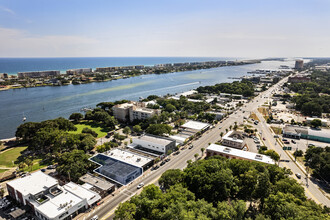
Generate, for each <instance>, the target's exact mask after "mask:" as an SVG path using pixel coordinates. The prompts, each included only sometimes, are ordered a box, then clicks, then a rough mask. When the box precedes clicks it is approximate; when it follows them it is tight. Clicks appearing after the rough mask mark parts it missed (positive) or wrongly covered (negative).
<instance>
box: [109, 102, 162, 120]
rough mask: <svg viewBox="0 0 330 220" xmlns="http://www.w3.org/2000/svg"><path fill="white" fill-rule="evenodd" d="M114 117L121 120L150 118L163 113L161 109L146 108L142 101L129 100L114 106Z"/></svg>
mask: <svg viewBox="0 0 330 220" xmlns="http://www.w3.org/2000/svg"><path fill="white" fill-rule="evenodd" d="M112 110H113V115H114V117H115V118H116V119H117V120H119V121H128V120H129V121H131V122H132V121H134V120H144V119H148V118H150V117H152V116H154V115H159V114H160V113H161V110H160V109H150V108H146V107H145V105H144V103H141V102H128V103H123V104H119V105H115V106H113V107H112Z"/></svg>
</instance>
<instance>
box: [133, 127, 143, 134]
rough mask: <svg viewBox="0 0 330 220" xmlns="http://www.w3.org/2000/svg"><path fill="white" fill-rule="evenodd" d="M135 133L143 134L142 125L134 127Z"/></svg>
mask: <svg viewBox="0 0 330 220" xmlns="http://www.w3.org/2000/svg"><path fill="white" fill-rule="evenodd" d="M133 131H134V132H135V133H141V132H142V128H141V126H140V125H134V126H133Z"/></svg>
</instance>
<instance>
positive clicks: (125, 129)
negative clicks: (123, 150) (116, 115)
mask: <svg viewBox="0 0 330 220" xmlns="http://www.w3.org/2000/svg"><path fill="white" fill-rule="evenodd" d="M123 133H124V134H126V135H129V134H130V133H131V129H130V128H129V127H128V126H126V127H125V128H124V129H123Z"/></svg>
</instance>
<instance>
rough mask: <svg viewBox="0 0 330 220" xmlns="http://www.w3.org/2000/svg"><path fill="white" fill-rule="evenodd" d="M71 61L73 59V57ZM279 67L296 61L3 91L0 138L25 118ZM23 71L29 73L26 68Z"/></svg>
mask: <svg viewBox="0 0 330 220" xmlns="http://www.w3.org/2000/svg"><path fill="white" fill-rule="evenodd" d="M61 59H64V58H61ZM68 59H70V60H72V58H68ZM121 59H124V58H121ZM128 59H131V58H128ZM132 59H133V58H132ZM141 59H142V58H141ZM144 59H145V58H144ZM161 59H164V58H161ZM161 59H160V58H159V59H152V61H148V62H147V61H146V62H145V63H141V60H140V61H135V63H133V62H128V61H125V62H126V63H125V62H123V65H135V64H142V65H147V64H152V63H153V62H154V63H168V62H170V61H169V60H166V59H165V60H164V61H166V62H161ZM187 59H188V58H187ZM187 59H183V58H182V59H179V60H178V61H175V60H173V62H184V61H188V60H187ZM64 60H65V59H64ZM197 61H198V60H197ZM27 62H28V61H27ZM39 62H40V61H39ZM43 65H45V64H43ZM280 65H289V66H291V67H293V66H294V61H283V62H282V61H264V62H261V63H256V64H250V65H241V66H228V67H219V68H213V69H205V70H195V71H186V72H175V73H168V74H160V75H157V74H150V75H142V76H136V77H131V78H127V79H119V80H113V81H107V82H98V83H90V84H82V85H68V86H60V87H50V86H49V87H38V88H26V89H25V88H23V89H11V90H6V91H0V139H4V138H11V137H14V135H15V131H16V128H17V126H19V125H20V124H22V123H23V122H22V118H23V116H25V117H26V118H27V120H26V121H34V122H40V121H44V120H47V119H54V118H57V117H66V118H67V117H69V116H70V114H71V113H73V112H79V111H80V110H81V109H82V108H84V107H95V105H96V104H98V103H100V102H105V101H116V100H121V99H128V100H138V99H139V97H147V96H148V95H152V94H154V95H165V94H175V93H180V92H184V91H188V90H191V89H195V88H197V87H199V86H206V85H214V84H216V83H221V82H231V81H233V80H232V79H229V78H228V77H240V76H243V75H246V73H247V72H248V71H252V70H256V69H273V70H275V69H278V68H279V66H280ZM109 66H110V65H109ZM79 67H83V66H79ZM65 68H66V67H65ZM69 68H74V67H69ZM47 69H48V68H47ZM49 69H51V68H49ZM58 69H59V68H58ZM23 71H26V69H24V70H23ZM8 72H9V71H8Z"/></svg>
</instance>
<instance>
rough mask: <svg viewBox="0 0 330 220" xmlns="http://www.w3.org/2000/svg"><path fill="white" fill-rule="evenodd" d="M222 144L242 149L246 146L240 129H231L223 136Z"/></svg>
mask: <svg viewBox="0 0 330 220" xmlns="http://www.w3.org/2000/svg"><path fill="white" fill-rule="evenodd" d="M222 144H223V145H225V146H228V147H233V148H236V149H242V148H243V146H244V140H243V135H242V134H241V132H238V131H229V132H228V133H227V134H226V135H225V136H223V138H222Z"/></svg>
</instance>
